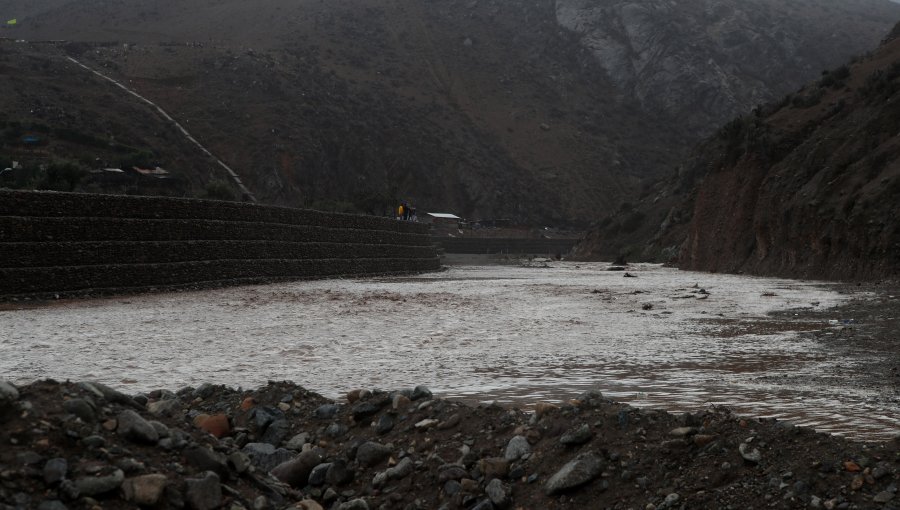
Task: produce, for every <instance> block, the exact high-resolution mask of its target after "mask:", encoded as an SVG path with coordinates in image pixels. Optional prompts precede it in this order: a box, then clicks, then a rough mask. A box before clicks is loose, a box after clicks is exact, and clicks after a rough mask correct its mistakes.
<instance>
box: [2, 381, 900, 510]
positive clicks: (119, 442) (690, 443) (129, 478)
mask: <svg viewBox="0 0 900 510" xmlns="http://www.w3.org/2000/svg"><path fill="white" fill-rule="evenodd" d="M0 417H2V418H0V420H2V422H0V444H3V445H4V448H3V449H0V502H2V503H4V504H5V505H6V506H5V507H2V508H42V509H45V510H50V509H61V508H104V509H117V508H133V507H134V506H135V505H143V506H154V507H156V508H183V507H187V508H197V509H213V508H229V509H234V510H237V509H241V508H244V509H248V510H249V509H260V510H262V509H274V508H286V507H288V506H291V507H292V508H306V509H317V508H339V509H342V510H350V509H366V508H371V509H375V508H386V509H387V508H410V509H413V508H422V509H430V508H447V509H455V508H478V509H479V510H487V509H491V508H623V509H624V508H655V509H661V508H741V509H747V508H848V509H849V508H895V507H896V504H897V501H898V495H897V494H896V492H897V486H898V485H900V440H892V441H888V442H885V443H860V442H852V441H848V440H846V439H843V438H840V437H835V436H829V435H825V434H821V433H816V432H814V431H813V430H812V429H809V428H803V427H796V426H793V425H791V424H790V423H788V422H780V421H776V420H765V419H764V420H755V419H749V418H741V417H738V416H735V415H732V414H731V413H730V412H729V411H728V410H726V409H716V408H710V409H708V410H706V411H703V412H699V413H688V414H682V415H675V414H670V413H667V412H665V411H660V410H653V409H638V408H633V407H629V406H627V405H624V404H618V403H614V402H612V401H610V400H608V399H606V398H604V397H603V396H602V395H601V394H600V393H599V392H587V393H585V394H584V395H581V396H579V397H578V398H576V399H572V400H571V401H568V402H560V403H557V404H543V405H541V406H539V407H538V408H537V409H536V410H535V412H533V413H526V412H522V411H520V410H517V409H511V408H506V407H501V406H497V405H479V406H472V405H465V404H462V403H459V402H456V401H452V400H445V399H440V398H434V397H433V396H432V395H431V392H430V391H428V389H427V388H424V387H419V388H416V389H415V390H406V391H400V392H393V393H385V392H375V393H372V392H369V391H354V392H351V393H350V394H349V395H348V397H347V398H346V399H341V401H338V402H335V401H332V400H329V399H326V398H324V397H321V396H319V395H317V394H315V393H312V392H309V391H307V390H305V389H303V388H301V387H299V386H296V385H293V384H290V383H270V384H268V385H267V386H265V387H262V388H259V389H256V390H235V389H229V388H226V387H222V386H210V385H203V386H200V387H197V388H184V389H182V390H179V391H177V392H174V393H173V392H169V391H164V390H158V391H151V392H148V393H144V394H139V395H125V394H123V393H120V392H118V391H116V390H113V389H110V388H108V387H106V386H103V385H101V384H99V383H81V384H76V383H69V382H66V383H57V382H52V381H42V382H36V383H33V384H30V385H27V386H22V387H19V388H14V387H12V385H10V384H8V383H4V384H2V385H0ZM298 502H302V503H298ZM892 505H894V506H892Z"/></svg>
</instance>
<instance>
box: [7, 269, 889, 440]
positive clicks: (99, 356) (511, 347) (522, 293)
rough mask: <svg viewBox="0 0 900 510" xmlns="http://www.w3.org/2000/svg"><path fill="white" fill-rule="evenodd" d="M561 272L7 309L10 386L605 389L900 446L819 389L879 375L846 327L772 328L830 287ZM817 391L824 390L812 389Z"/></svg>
mask: <svg viewBox="0 0 900 510" xmlns="http://www.w3.org/2000/svg"><path fill="white" fill-rule="evenodd" d="M549 266H551V267H521V266H497V265H494V266H458V267H451V268H450V269H449V270H447V271H444V272H440V273H433V274H426V275H421V276H416V277H389V278H378V279H347V280H342V279H333V280H319V281H303V282H292V283H280V284H273V285H259V286H245V287H237V288H227V289H218V290H208V291H199V292H184V293H166V294H151V295H141V296H129V297H120V298H111V299H96V300H73V301H60V302H55V303H51V304H48V305H46V306H37V307H27V308H24V309H16V308H15V307H14V306H13V307H7V308H6V309H4V310H0V377H2V378H7V379H10V380H12V381H13V382H15V383H20V384H22V383H27V382H30V381H33V380H35V379H40V378H47V377H49V378H55V379H60V380H62V379H72V380H87V379H90V380H98V381H101V382H104V383H106V384H109V385H111V386H114V387H117V388H119V389H122V390H124V391H128V392H139V391H147V390H151V389H156V388H169V389H177V388H180V387H182V386H188V385H191V386H196V385H198V384H200V383H203V382H213V383H216V384H227V385H231V386H242V387H244V388H251V387H255V386H259V385H263V384H265V383H266V382H267V381H269V380H291V381H294V382H296V383H299V384H302V385H303V386H306V387H307V388H309V389H312V390H315V391H317V392H319V393H322V394H324V395H326V396H329V397H335V398H336V397H339V396H340V395H342V394H343V393H344V392H346V391H348V390H350V389H353V388H357V387H368V388H382V389H397V388H404V387H411V386H414V385H418V384H424V385H427V386H429V387H430V388H431V389H432V390H433V391H434V392H435V393H436V394H439V395H441V396H445V397H455V398H460V399H464V400H468V401H479V402H482V401H497V402H499V403H514V404H517V405H522V406H526V407H527V406H529V405H533V404H534V403H536V402H539V401H559V400H562V399H566V398H571V397H574V396H576V395H577V394H579V393H580V392H582V391H584V390H586V389H591V388H596V389H599V390H601V391H602V392H603V393H604V394H605V395H607V396H608V397H610V398H613V399H615V400H619V401H624V402H630V403H632V404H633V405H637V406H651V407H658V408H665V409H669V410H673V411H683V410H697V409H702V408H705V407H707V406H713V405H716V406H727V407H731V408H732V409H734V410H735V411H736V412H738V413H741V414H746V415H749V416H766V417H778V418H780V419H789V420H792V421H794V422H795V423H797V424H801V425H808V426H813V427H815V428H816V429H818V430H822V431H827V432H831V433H835V434H841V435H845V436H847V437H851V438H856V439H863V440H870V439H886V438H889V437H892V436H894V435H896V434H897V433H898V432H900V406H898V405H896V404H890V403H888V404H885V402H884V400H883V399H882V400H879V399H877V398H872V395H869V394H867V393H866V391H865V390H862V389H857V388H854V387H853V386H852V385H850V384H848V383H841V382H840V381H836V382H825V383H823V382H822V381H823V380H825V381H834V379H833V378H825V379H823V378H819V377H817V376H819V375H821V374H823V373H827V372H829V371H830V370H833V369H835V368H836V367H840V368H841V369H842V370H846V369H848V368H849V369H852V367H853V366H854V364H855V363H861V362H863V361H865V360H864V359H863V358H860V359H847V358H846V355H842V356H840V359H837V358H838V357H837V356H833V355H831V354H830V353H829V351H828V350H827V349H826V348H825V347H824V346H823V345H821V344H820V343H819V342H817V341H816V340H815V339H814V338H811V337H809V336H804V335H801V334H800V332H802V331H811V330H823V329H824V330H828V329H835V330H836V329H838V328H840V327H841V326H840V325H834V324H829V323H828V321H821V320H819V321H812V320H810V319H803V318H802V314H800V315H797V316H796V317H795V318H794V319H791V316H792V315H793V314H782V317H781V318H778V319H775V318H773V317H770V316H768V315H767V314H768V313H769V312H775V311H784V310H794V309H796V310H798V311H800V310H803V309H810V308H813V309H818V310H821V309H827V308H829V307H833V306H836V305H838V304H840V303H842V301H843V300H844V299H846V298H845V296H844V295H841V294H839V293H838V292H836V290H835V289H834V288H832V287H830V286H829V285H828V284H824V283H821V282H801V281H793V280H781V279H771V278H755V277H747V276H735V275H720V274H707V273H693V272H685V271H678V270H675V269H670V268H663V267H660V266H657V265H635V266H631V267H629V272H630V273H631V274H634V275H635V276H636V278H625V277H623V273H621V272H614V271H606V268H607V264H602V263H571V262H552V263H550V264H549ZM701 289H703V291H702V292H701ZM707 293H708V294H707ZM785 317H786V318H785ZM835 318H836V319H837V317H835ZM860 356H863V354H861V355H860ZM804 374H808V375H809V376H810V379H809V380H810V381H811V382H810V383H809V384H802V383H798V382H797V381H798V380H800V381H802V380H803V378H802V377H800V378H798V377H797V376H798V375H800V376H802V375H804ZM779 376H785V377H787V376H790V377H789V378H787V380H789V381H790V382H789V383H779V381H778V379H779ZM813 381H814V382H813Z"/></svg>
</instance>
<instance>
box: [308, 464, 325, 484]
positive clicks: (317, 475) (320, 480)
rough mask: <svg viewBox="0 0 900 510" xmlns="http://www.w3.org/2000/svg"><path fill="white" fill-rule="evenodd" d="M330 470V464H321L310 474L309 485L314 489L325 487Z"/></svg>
mask: <svg viewBox="0 0 900 510" xmlns="http://www.w3.org/2000/svg"><path fill="white" fill-rule="evenodd" d="M329 469H331V463H330V462H326V463H323V464H319V465H318V466H316V467H314V468H313V470H312V471H310V473H309V480H307V483H308V484H309V485H312V486H313V487H319V486H321V485H325V475H326V474H327V473H328V470H329Z"/></svg>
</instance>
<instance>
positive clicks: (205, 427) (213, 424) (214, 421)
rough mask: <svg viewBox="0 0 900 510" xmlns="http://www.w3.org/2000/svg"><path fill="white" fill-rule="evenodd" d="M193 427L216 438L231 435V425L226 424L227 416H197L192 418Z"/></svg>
mask: <svg viewBox="0 0 900 510" xmlns="http://www.w3.org/2000/svg"><path fill="white" fill-rule="evenodd" d="M194 425H195V426H196V427H197V428H198V429H200V430H202V431H204V432H206V433H208V434H212V435H214V436H216V437H218V438H222V437H225V436H227V435H228V434H230V433H231V424H230V423H228V416H226V415H224V414H215V415H213V416H210V415H208V414H199V415H197V417H196V418H194Z"/></svg>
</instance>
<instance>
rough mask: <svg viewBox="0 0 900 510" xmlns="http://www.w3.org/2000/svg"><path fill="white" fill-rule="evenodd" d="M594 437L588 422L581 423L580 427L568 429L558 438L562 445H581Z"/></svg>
mask: <svg viewBox="0 0 900 510" xmlns="http://www.w3.org/2000/svg"><path fill="white" fill-rule="evenodd" d="M593 437H594V435H593V433H592V432H591V427H589V426H588V424H586V423H585V424H582V425H581V426H580V427H578V428H576V429H573V430H570V431H568V432H566V433H565V434H563V435H562V437H560V438H559V442H560V443H562V444H564V445H569V446H572V445H581V444H584V443H587V442H588V441H590V440H591V439H592V438H593Z"/></svg>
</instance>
